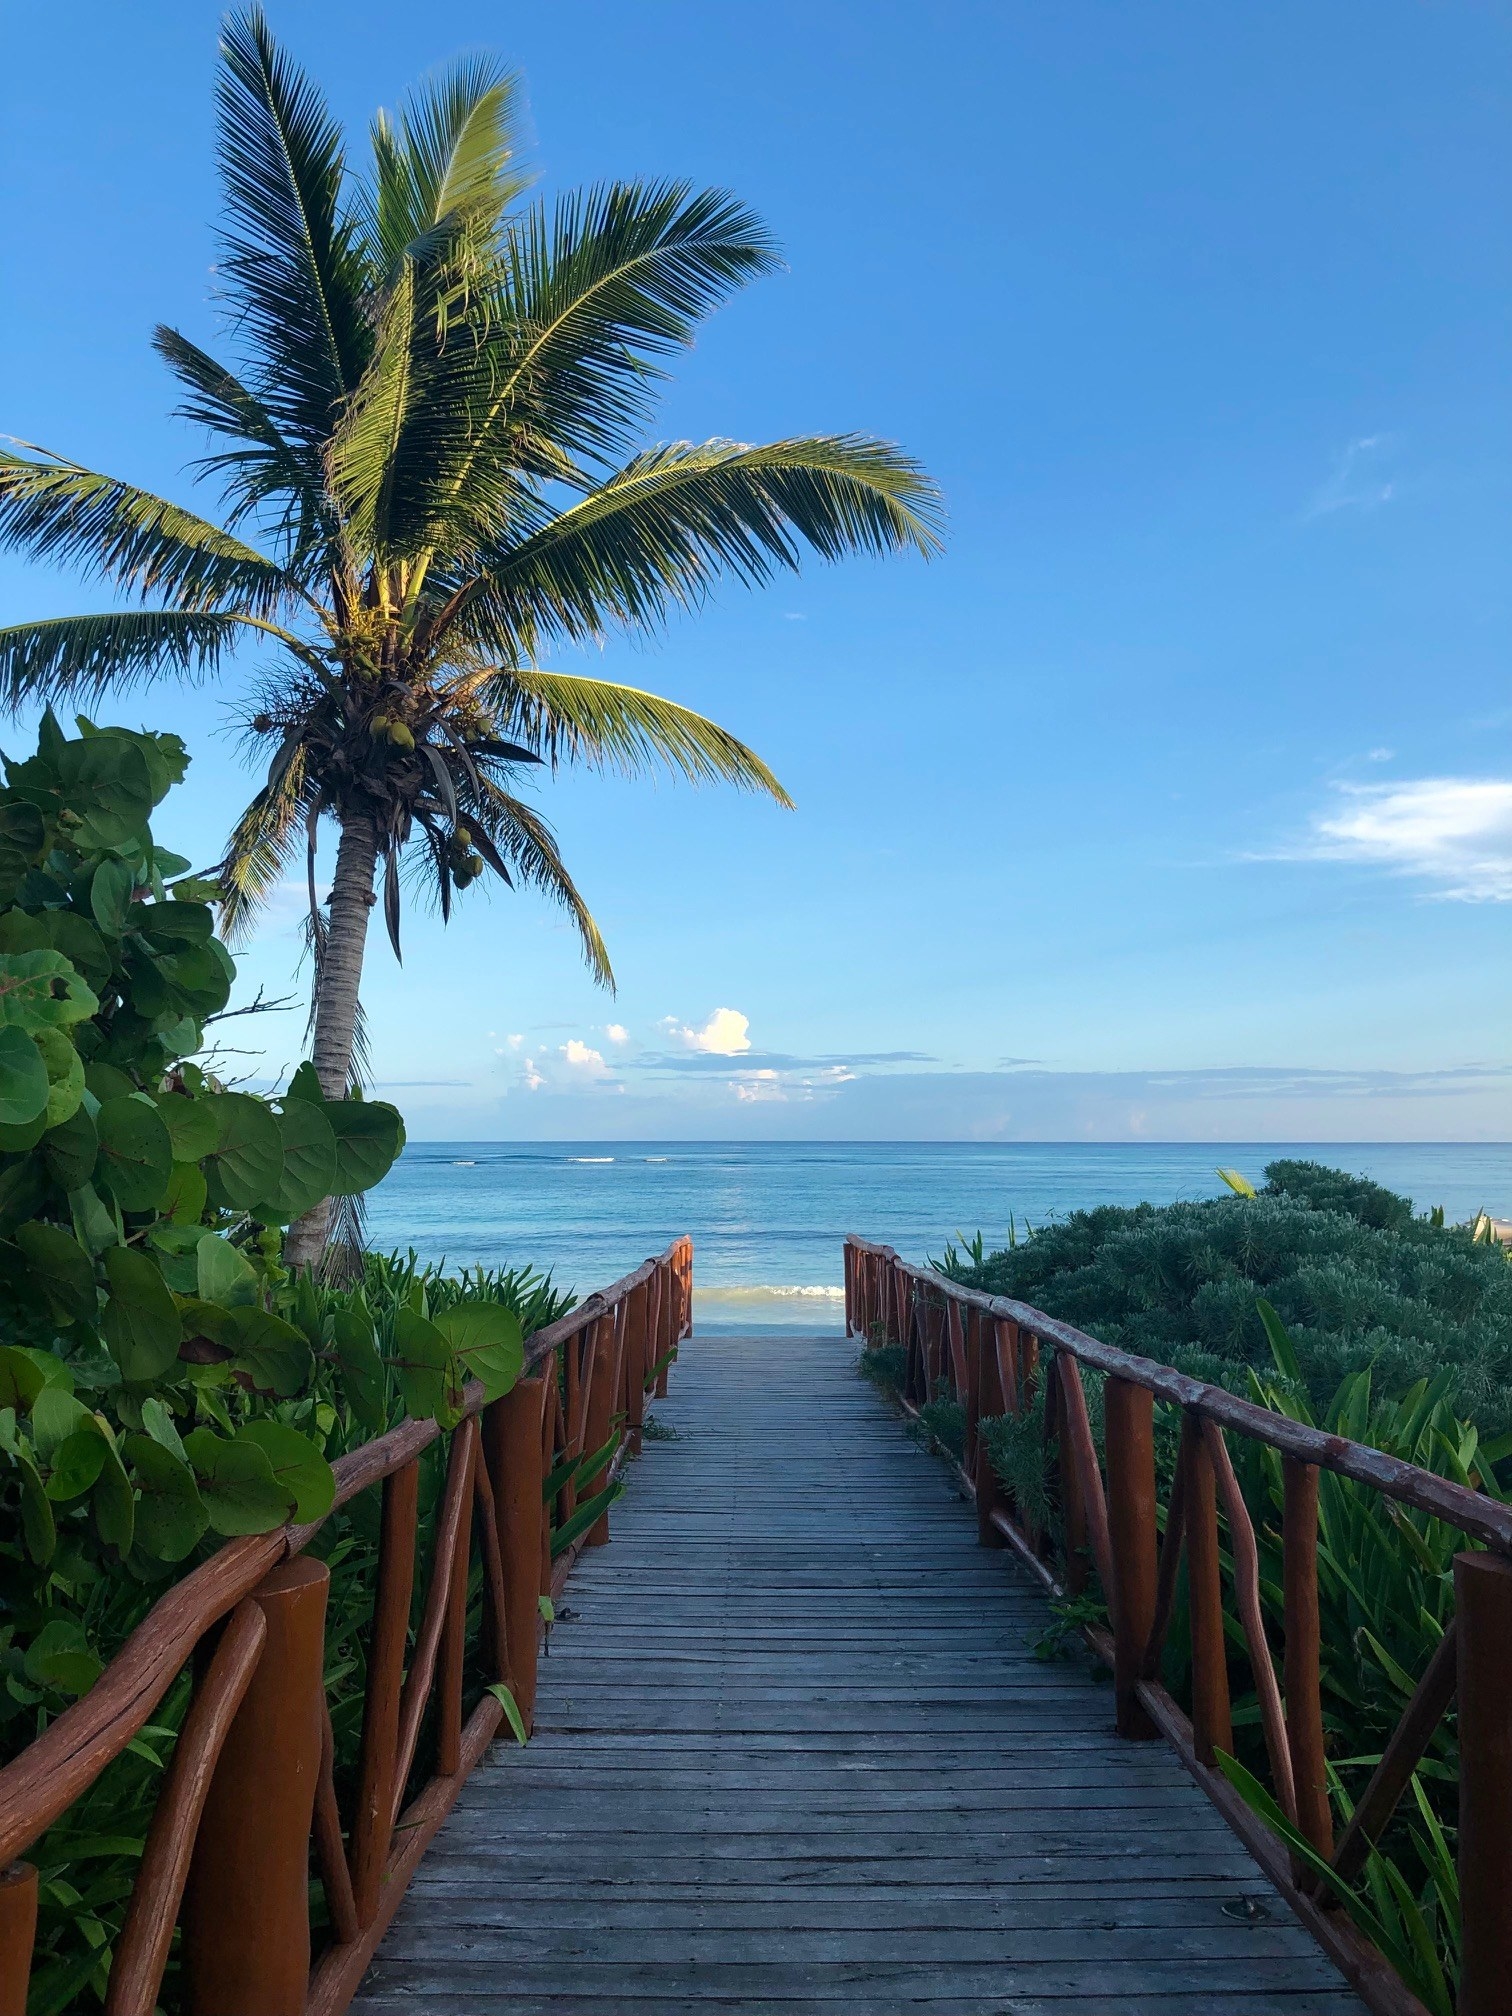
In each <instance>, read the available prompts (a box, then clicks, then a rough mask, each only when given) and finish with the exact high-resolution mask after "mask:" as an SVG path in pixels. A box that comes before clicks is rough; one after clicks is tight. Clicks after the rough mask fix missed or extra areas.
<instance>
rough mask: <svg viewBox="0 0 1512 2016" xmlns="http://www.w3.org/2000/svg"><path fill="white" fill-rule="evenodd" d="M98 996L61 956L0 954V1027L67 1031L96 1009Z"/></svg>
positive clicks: (45, 953)
mask: <svg viewBox="0 0 1512 2016" xmlns="http://www.w3.org/2000/svg"><path fill="white" fill-rule="evenodd" d="M99 1006H100V1003H99V998H98V996H97V995H96V994H95V993H94V992H93V990H92V989H90V988H89V987H87V986H86V985H85V984H84V980H83V977H82V976H81V975H80V974H79V973H78V971H77V970H76V969H75V968H74V967H73V966H71V965H70V964H69V962H68V961H67V960H66V959H65V958H64V957H63V954H62V953H61V952H7V953H0V1026H4V1027H7V1028H9V1027H14V1028H17V1029H26V1030H32V1029H66V1028H68V1027H69V1025H70V1024H71V1023H74V1022H83V1021H87V1019H88V1018H89V1017H90V1016H91V1015H93V1014H95V1013H96V1012H97V1011H98V1009H99Z"/></svg>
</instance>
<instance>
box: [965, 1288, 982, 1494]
mask: <svg viewBox="0 0 1512 2016" xmlns="http://www.w3.org/2000/svg"><path fill="white" fill-rule="evenodd" d="M962 1398H963V1401H964V1403H965V1408H966V1433H965V1437H964V1440H963V1443H962V1450H963V1454H962V1467H963V1468H964V1469H965V1470H966V1472H967V1473H968V1475H969V1474H971V1473H972V1472H973V1471H974V1470H975V1469H976V1448H977V1422H978V1420H979V1419H980V1417H981V1412H982V1312H981V1311H980V1310H979V1309H968V1310H967V1312H966V1391H965V1393H964V1394H963V1396H962Z"/></svg>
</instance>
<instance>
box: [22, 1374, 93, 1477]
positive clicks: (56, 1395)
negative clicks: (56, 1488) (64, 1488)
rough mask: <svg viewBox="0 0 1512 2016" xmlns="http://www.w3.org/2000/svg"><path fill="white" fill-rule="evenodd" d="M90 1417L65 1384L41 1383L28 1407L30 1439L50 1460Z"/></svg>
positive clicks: (45, 1459) (87, 1410)
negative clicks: (51, 1384) (40, 1389)
mask: <svg viewBox="0 0 1512 2016" xmlns="http://www.w3.org/2000/svg"><path fill="white" fill-rule="evenodd" d="M92 1418H93V1417H92V1416H91V1414H90V1412H89V1409H88V1408H87V1407H86V1406H85V1405H84V1402H83V1401H82V1400H77V1399H75V1398H74V1396H73V1394H72V1393H70V1392H69V1391H68V1389H67V1387H66V1386H44V1387H43V1388H42V1391H41V1392H40V1393H39V1394H38V1395H37V1397H36V1399H35V1400H33V1402H32V1410H31V1431H32V1440H33V1441H34V1442H35V1443H36V1445H37V1453H38V1455H39V1456H41V1457H42V1458H43V1460H44V1461H45V1462H48V1463H51V1461H52V1459H53V1457H54V1456H55V1455H56V1454H57V1452H58V1450H59V1449H60V1448H61V1447H62V1446H63V1444H64V1443H65V1442H66V1441H67V1440H68V1439H69V1437H70V1436H71V1435H72V1434H73V1433H74V1432H75V1431H76V1430H77V1429H79V1428H81V1427H82V1426H83V1424H84V1423H85V1422H86V1421H88V1420H91V1419H92ZM49 1495H51V1494H49Z"/></svg>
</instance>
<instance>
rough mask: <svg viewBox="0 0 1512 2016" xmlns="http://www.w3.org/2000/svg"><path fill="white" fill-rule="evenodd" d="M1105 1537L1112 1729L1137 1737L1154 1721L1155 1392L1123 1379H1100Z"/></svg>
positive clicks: (1144, 1735)
mask: <svg viewBox="0 0 1512 2016" xmlns="http://www.w3.org/2000/svg"><path fill="white" fill-rule="evenodd" d="M1103 1439H1104V1444H1105V1450H1106V1456H1107V1466H1108V1541H1109V1547H1110V1550H1111V1552H1112V1556H1113V1587H1112V1589H1111V1590H1109V1592H1108V1600H1109V1602H1110V1604H1111V1606H1112V1610H1113V1686H1114V1694H1115V1696H1116V1700H1117V1714H1118V1733H1119V1735H1120V1736H1128V1737H1133V1738H1138V1739H1144V1738H1147V1737H1151V1736H1154V1735H1156V1734H1157V1733H1158V1732H1157V1730H1156V1728H1155V1724H1154V1723H1153V1722H1152V1721H1151V1720H1150V1718H1149V1716H1148V1714H1147V1713H1146V1712H1145V1710H1144V1708H1143V1706H1142V1705H1141V1703H1140V1700H1139V1695H1138V1691H1137V1690H1138V1687H1139V1682H1140V1679H1141V1678H1142V1668H1143V1665H1144V1656H1145V1648H1146V1647H1147V1646H1148V1644H1149V1642H1150V1632H1151V1630H1152V1629H1153V1627H1154V1623H1155V1582H1156V1573H1157V1565H1156V1564H1157V1536H1156V1514H1155V1396H1154V1394H1153V1393H1151V1392H1150V1391H1149V1390H1148V1388H1146V1387H1144V1386H1135V1385H1134V1384H1132V1382H1131V1381H1129V1380H1127V1379H1109V1380H1108V1381H1107V1383H1106V1384H1105V1386H1104V1387H1103Z"/></svg>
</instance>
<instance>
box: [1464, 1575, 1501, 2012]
mask: <svg viewBox="0 0 1512 2016" xmlns="http://www.w3.org/2000/svg"><path fill="white" fill-rule="evenodd" d="M1454 1598H1455V1615H1456V1617H1457V1618H1458V1620H1459V1685H1458V1690H1457V1692H1458V1705H1459V1748H1460V1770H1459V1882H1460V1913H1461V1925H1462V1936H1463V1941H1464V1944H1463V1949H1462V1953H1461V1958H1460V1984H1459V2002H1458V2011H1459V2016H1506V2011H1507V2008H1508V2003H1509V1996H1512V1703H1509V1699H1508V1676H1509V1675H1512V1561H1508V1560H1506V1559H1505V1558H1503V1557H1500V1556H1498V1555H1495V1554H1457V1555H1456V1556H1455V1557H1454Z"/></svg>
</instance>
